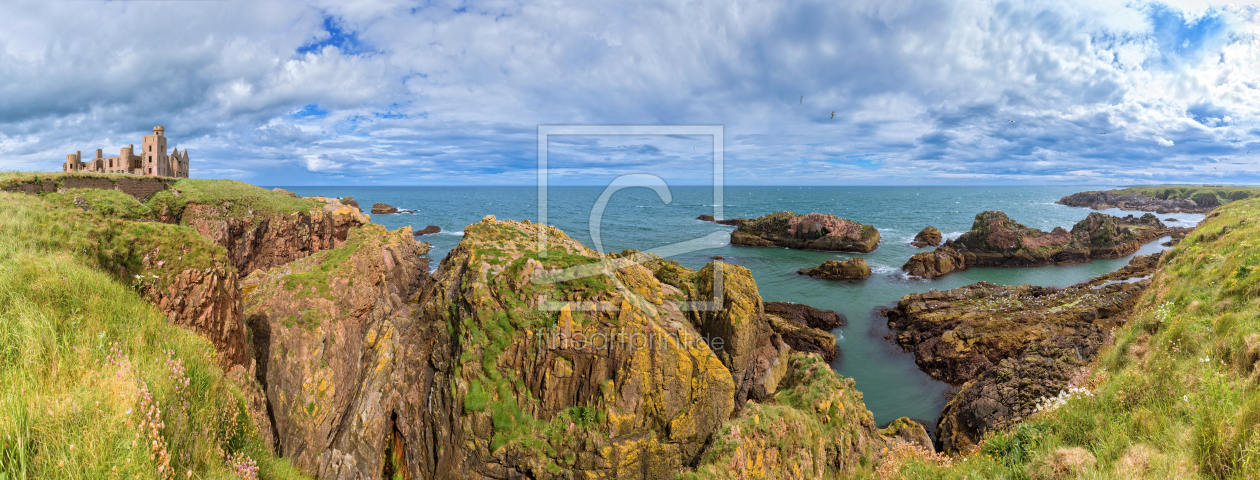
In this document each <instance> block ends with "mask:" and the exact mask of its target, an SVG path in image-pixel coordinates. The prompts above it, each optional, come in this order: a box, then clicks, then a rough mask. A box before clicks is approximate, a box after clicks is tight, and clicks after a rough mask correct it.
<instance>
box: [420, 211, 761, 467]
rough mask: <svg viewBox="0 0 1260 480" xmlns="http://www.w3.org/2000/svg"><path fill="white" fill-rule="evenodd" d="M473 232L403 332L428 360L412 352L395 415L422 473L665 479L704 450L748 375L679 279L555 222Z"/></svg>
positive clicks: (488, 226)
mask: <svg viewBox="0 0 1260 480" xmlns="http://www.w3.org/2000/svg"><path fill="white" fill-rule="evenodd" d="M540 230H545V231H546V234H547V237H548V239H549V242H550V244H549V250H548V251H547V255H546V256H545V257H544V256H541V255H539V254H538V253H537V252H536V251H535V249H536V248H537V243H536V239H537V238H538V235H539V232H540ZM464 231H465V235H464V238H463V240H462V241H461V242H460V244H459V245H458V246H457V247H456V248H455V249H453V250H452V251H451V253H450V255H448V256H447V257H446V259H445V260H443V262H442V264H441V266H440V267H439V269H438V271H437V272H436V273H435V274H434V275H433V277H432V278H433V280H432V283H431V284H430V285H429V286H428V287H427V288H425V290H424V293H423V294H422V295H421V298H420V304H421V305H422V310H421V314H420V317H419V325H418V326H417V328H416V329H414V330H413V331H404V332H401V333H400V335H402V336H403V337H404V338H406V339H409V340H405V341H403V344H404V345H414V346H411V347H408V348H409V350H410V352H409V353H407V354H406V355H403V356H404V357H405V358H419V359H429V360H428V361H413V362H409V364H408V365H409V369H410V370H409V371H408V373H407V377H406V378H407V380H406V381H405V382H403V383H405V384H406V385H410V386H412V387H409V388H411V389H412V391H411V393H408V394H406V395H403V398H404V405H403V408H402V410H401V411H399V412H398V419H397V423H396V425H397V428H398V432H399V437H400V438H402V439H403V445H402V446H401V447H400V450H401V451H402V452H404V453H405V455H404V456H405V458H406V462H405V463H406V465H407V471H408V472H409V473H410V475H411V477H412V478H525V477H533V478H668V477H670V476H672V475H673V474H674V473H675V472H677V471H678V470H679V469H681V468H683V467H684V466H686V465H691V464H693V462H695V461H696V460H698V458H699V456H700V454H701V452H702V450H703V448H704V445H705V443H706V442H707V440H708V439H709V438H710V437H711V436H712V434H713V433H714V432H716V430H717V428H718V427H719V426H720V425H721V423H722V422H724V421H725V420H726V419H728V418H729V416H730V412H731V411H732V409H733V407H734V405H733V399H734V397H735V382H734V381H733V380H732V379H731V375H730V371H729V370H728V369H727V367H726V366H725V365H723V364H722V362H721V360H719V359H718V357H717V356H716V355H714V353H713V351H712V350H710V349H709V348H708V346H707V345H706V344H705V342H704V341H703V337H702V336H701V335H700V334H699V333H698V332H697V331H696V330H695V329H694V328H693V327H692V325H691V324H692V322H691V321H690V319H689V318H688V315H687V314H686V313H684V312H683V311H682V309H681V306H682V305H681V304H680V303H679V302H680V301H682V300H684V299H688V297H687V296H686V295H685V294H684V293H683V292H682V290H680V289H678V288H676V287H673V286H671V285H668V284H665V283H662V282H661V281H660V280H657V278H656V277H655V276H654V275H653V274H652V271H650V270H649V269H648V268H646V267H644V266H642V265H639V264H637V263H635V261H634V259H631V258H626V257H621V258H613V256H604V255H601V254H599V253H597V252H594V251H592V250H590V249H589V248H587V247H585V246H583V245H581V244H579V243H577V242H576V241H574V240H572V239H570V238H569V237H568V236H566V235H565V234H564V233H563V232H561V231H560V230H557V229H555V228H554V227H550V226H546V225H536V224H527V223H523V222H513V221H497V220H495V219H493V218H490V217H487V218H486V219H484V220H482V221H481V222H479V223H476V224H473V225H469V226H468V227H466V228H465V229H464ZM731 277H733V278H734V277H736V275H731ZM735 281H736V282H737V283H738V282H739V279H738V278H736V279H735ZM732 293H738V292H732ZM544 299H545V300H546V301H547V302H588V303H583V304H572V305H567V306H556V304H544V303H543V302H544ZM745 301H746V299H745ZM544 305H552V306H550V307H547V308H548V309H549V310H547V311H540V310H539V307H540V306H544ZM581 305H594V306H600V308H598V309H595V310H582V309H579V308H577V307H579V306H581ZM557 308H558V309H559V311H556V309H557ZM644 342H647V343H644ZM753 358H757V357H756V356H753Z"/></svg>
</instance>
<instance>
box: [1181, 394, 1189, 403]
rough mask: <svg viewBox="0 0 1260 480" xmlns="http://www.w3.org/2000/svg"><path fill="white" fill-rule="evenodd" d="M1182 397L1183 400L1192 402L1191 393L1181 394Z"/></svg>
mask: <svg viewBox="0 0 1260 480" xmlns="http://www.w3.org/2000/svg"><path fill="white" fill-rule="evenodd" d="M1181 399H1182V400H1185V401H1186V403H1190V396H1189V395H1182V396H1181Z"/></svg>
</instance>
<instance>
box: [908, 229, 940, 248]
mask: <svg viewBox="0 0 1260 480" xmlns="http://www.w3.org/2000/svg"><path fill="white" fill-rule="evenodd" d="M940 244H941V231H940V230H937V229H936V227H924V228H923V230H920V231H919V233H918V234H917V235H915V236H914V240H913V241H911V242H910V245H913V246H915V247H918V248H923V247H935V246H937V245H940Z"/></svg>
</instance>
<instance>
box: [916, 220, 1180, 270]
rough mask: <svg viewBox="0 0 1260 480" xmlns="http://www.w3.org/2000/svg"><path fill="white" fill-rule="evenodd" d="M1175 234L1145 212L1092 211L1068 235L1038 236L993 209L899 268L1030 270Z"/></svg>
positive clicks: (1120, 251)
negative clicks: (1121, 215) (1118, 214)
mask: <svg viewBox="0 0 1260 480" xmlns="http://www.w3.org/2000/svg"><path fill="white" fill-rule="evenodd" d="M1176 230H1177V229H1170V228H1168V227H1166V226H1165V225H1164V224H1163V223H1161V222H1160V221H1159V218H1157V217H1155V215H1153V214H1149V213H1148V214H1146V215H1143V216H1142V217H1140V218H1137V217H1134V216H1132V215H1129V216H1127V217H1124V218H1119V217H1113V216H1111V215H1106V214H1102V213H1097V212H1093V213H1090V214H1089V216H1087V217H1086V218H1085V219H1084V220H1081V221H1080V222H1077V223H1076V225H1074V226H1073V227H1072V231H1071V232H1068V231H1067V230H1064V229H1063V228H1062V227H1055V229H1054V230H1052V231H1050V232H1042V231H1040V230H1037V229H1035V228H1028V227H1026V226H1024V225H1022V224H1019V223H1017V222H1015V221H1014V220H1011V219H1010V218H1008V217H1007V216H1006V214H1005V213H1002V212H999V211H989V212H981V213H979V214H977V215H976V219H975V222H974V223H972V226H971V230H970V231H968V232H967V233H964V234H963V235H962V236H961V237H959V238H958V239H957V240H949V241H946V242H945V244H944V245H942V246H940V247H937V248H936V249H935V250H933V251H931V252H920V253H916V254H914V256H912V257H910V260H909V261H907V262H906V264H905V265H903V266H902V267H901V269H902V270H903V271H905V272H907V273H909V274H910V275H912V276H916V277H921V278H936V277H940V276H942V275H947V274H949V273H951V272H954V271H958V270H964V269H966V268H968V267H1031V266H1038V265H1049V264H1069V263H1080V262H1086V261H1089V260H1090V259H1094V258H1118V257H1123V256H1125V255H1129V254H1131V253H1133V252H1135V251H1137V250H1138V249H1139V248H1141V247H1142V245H1144V244H1146V243H1147V242H1150V241H1152V240H1155V239H1157V238H1159V237H1160V236H1162V235H1167V234H1169V233H1171V232H1174V231H1176Z"/></svg>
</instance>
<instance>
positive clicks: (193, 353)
mask: <svg viewBox="0 0 1260 480" xmlns="http://www.w3.org/2000/svg"><path fill="white" fill-rule="evenodd" d="M51 200H52V201H44V200H41V199H39V198H36V197H30V196H25V195H18V194H8V193H0V231H3V232H4V234H3V235H0V385H3V387H2V388H0V391H3V392H4V393H3V394H0V478H3V479H6V480H7V479H25V478H30V479H34V478H172V477H178V478H188V477H191V478H227V477H230V476H232V475H233V473H232V471H231V470H229V467H228V462H227V459H228V458H230V457H232V456H236V458H237V459H249V460H250V461H252V462H255V463H256V464H257V467H258V474H259V477H260V478H300V477H299V475H298V474H297V473H296V472H295V471H294V470H293V469H292V468H291V467H290V466H289V465H288V464H287V462H286V461H284V460H281V459H278V458H277V457H275V456H274V455H272V454H270V453H269V452H268V451H267V449H266V447H265V446H264V445H263V444H262V443H261V441H260V440H259V437H258V433H257V431H256V429H255V427H254V425H253V423H252V422H251V421H250V420H249V417H248V415H247V414H246V413H245V404H244V400H243V397H242V395H241V393H240V392H239V391H238V390H237V389H236V388H235V387H234V386H232V385H231V384H230V382H229V381H227V380H226V379H225V376H224V373H223V371H222V370H221V369H220V368H219V367H218V366H217V364H216V362H215V352H214V347H213V346H212V345H210V343H209V342H207V341H206V340H204V339H202V338H200V337H198V336H197V335H195V334H193V333H191V332H189V331H187V330H184V329H181V328H178V327H175V326H173V325H171V324H170V323H169V322H168V321H167V319H166V317H165V315H163V314H162V313H161V312H159V311H158V310H157V309H155V308H154V307H153V306H152V305H150V304H149V303H148V302H147V301H145V300H144V299H143V298H141V296H140V295H139V293H138V291H137V285H135V284H133V283H132V282H128V281H127V278H129V277H126V276H123V275H119V274H118V272H117V271H115V269H116V268H118V267H120V266H127V265H129V264H130V263H129V262H131V261H133V260H135V259H134V258H132V256H131V255H134V254H136V252H138V251H139V250H132V249H128V248H124V244H126V243H127V242H140V243H141V244H143V245H148V246H151V247H158V246H161V247H163V248H170V249H171V251H172V252H177V251H178V249H176V248H175V246H177V245H180V244H183V243H185V242H187V241H189V240H192V238H191V237H187V236H183V235H184V234H186V233H189V232H191V231H190V230H188V229H185V228H181V227H176V226H171V225H162V224H153V223H139V222H126V221H122V220H109V219H105V218H103V217H102V216H100V215H96V214H90V213H84V212H80V211H78V210H77V209H74V208H65V207H64V206H59V203H58V200H57V199H51ZM192 235H195V234H192ZM146 242H147V243H146ZM221 253H222V252H217V253H216V252H215V251H211V252H203V253H201V254H200V255H202V256H201V257H199V256H198V255H184V259H185V260H178V255H175V256H174V257H173V258H174V259H175V260H173V261H176V262H179V261H188V262H194V263H195V262H198V261H204V260H205V259H206V258H209V257H212V256H213V255H216V254H221ZM199 259H200V260H199ZM137 261H138V260H137Z"/></svg>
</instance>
